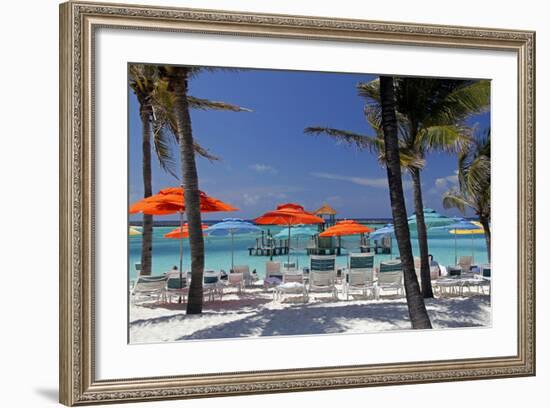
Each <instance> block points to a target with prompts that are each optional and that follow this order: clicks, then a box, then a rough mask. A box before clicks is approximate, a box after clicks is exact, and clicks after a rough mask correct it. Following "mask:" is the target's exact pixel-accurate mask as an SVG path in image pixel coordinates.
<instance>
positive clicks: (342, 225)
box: [319, 220, 374, 237]
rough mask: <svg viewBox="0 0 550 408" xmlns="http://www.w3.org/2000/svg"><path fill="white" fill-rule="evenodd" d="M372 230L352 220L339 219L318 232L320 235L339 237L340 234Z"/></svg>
mask: <svg viewBox="0 0 550 408" xmlns="http://www.w3.org/2000/svg"><path fill="white" fill-rule="evenodd" d="M372 231H374V230H373V229H372V228H369V227H367V226H366V225H361V224H359V223H358V222H357V221H354V220H344V221H339V222H337V223H336V224H334V225H333V226H332V227H330V228H327V229H326V230H325V231H323V232H321V233H320V234H319V236H320V237H341V236H342V235H355V234H365V233H369V232H372Z"/></svg>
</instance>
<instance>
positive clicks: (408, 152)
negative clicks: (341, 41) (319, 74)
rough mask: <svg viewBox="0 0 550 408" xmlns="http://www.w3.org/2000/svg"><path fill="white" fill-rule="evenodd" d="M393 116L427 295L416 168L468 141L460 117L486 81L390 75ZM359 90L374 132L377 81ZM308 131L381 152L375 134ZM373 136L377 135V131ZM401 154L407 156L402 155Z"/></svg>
mask: <svg viewBox="0 0 550 408" xmlns="http://www.w3.org/2000/svg"><path fill="white" fill-rule="evenodd" d="M394 86H395V97H396V101H395V104H396V110H397V111H396V118H397V120H398V126H399V127H398V134H399V145H400V146H399V147H400V152H401V157H402V160H401V162H402V165H403V167H404V168H405V169H406V170H408V172H409V173H410V174H411V178H412V181H413V197H414V205H415V214H416V220H417V231H418V242H419V249H420V258H421V277H422V293H423V295H424V297H427V298H428V297H433V290H432V287H431V279H430V268H429V260H428V252H429V251H428V236H427V229H426V223H425V221H424V203H423V199H422V188H421V178H420V172H421V170H422V168H423V164H424V160H425V156H426V153H428V152H430V151H434V150H436V151H447V152H453V151H456V150H458V149H460V146H462V145H463V144H464V143H467V141H468V140H469V137H470V136H469V132H468V128H467V127H465V126H463V125H462V124H461V123H460V122H461V121H462V120H463V119H464V118H465V117H467V116H468V115H470V114H473V113H476V112H480V111H482V110H483V109H485V107H486V106H487V105H488V102H489V96H490V95H489V93H490V92H489V91H490V84H489V82H488V81H477V82H476V81H459V80H447V79H430V78H398V79H395V80H394ZM358 91H359V95H361V96H363V97H364V98H365V99H366V106H365V116H366V118H367V120H368V122H369V124H370V125H371V126H372V127H373V128H374V129H375V131H376V132H377V133H378V132H379V129H380V123H381V116H382V115H381V101H380V84H379V80H378V79H376V80H373V81H371V82H367V83H360V84H359V85H358ZM306 132H309V133H325V134H328V135H329V136H332V137H334V138H337V139H339V140H344V141H347V142H348V143H352V144H354V145H356V146H357V147H359V148H360V149H361V148H367V149H368V150H370V151H376V152H378V155H379V159H383V155H382V154H381V148H382V147H383V144H381V143H380V142H379V141H378V140H377V139H376V138H373V137H368V136H364V135H360V134H356V133H353V132H348V131H345V130H339V129H333V128H322V127H312V128H307V129H306ZM378 139H379V136H378ZM404 158H408V159H406V160H403V159H404Z"/></svg>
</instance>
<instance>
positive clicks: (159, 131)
mask: <svg viewBox="0 0 550 408" xmlns="http://www.w3.org/2000/svg"><path fill="white" fill-rule="evenodd" d="M152 127H153V146H154V151H155V153H156V155H157V159H158V161H159V164H160V167H161V168H162V169H163V170H164V171H165V172H167V173H168V174H170V175H171V176H173V177H174V178H176V179H179V177H178V175H177V172H176V163H175V161H174V158H173V156H172V148H171V145H170V141H169V140H168V139H167V138H166V134H165V132H164V131H163V128H162V127H159V124H158V123H156V122H155V121H153V126H152Z"/></svg>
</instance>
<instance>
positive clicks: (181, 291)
mask: <svg viewBox="0 0 550 408" xmlns="http://www.w3.org/2000/svg"><path fill="white" fill-rule="evenodd" d="M165 295H166V300H167V301H168V302H169V303H170V302H172V298H173V297H177V298H178V300H179V298H180V297H181V298H182V300H185V298H186V296H188V295H189V286H188V281H187V274H183V275H182V276H181V279H180V273H179V272H170V273H168V274H166V288H165Z"/></svg>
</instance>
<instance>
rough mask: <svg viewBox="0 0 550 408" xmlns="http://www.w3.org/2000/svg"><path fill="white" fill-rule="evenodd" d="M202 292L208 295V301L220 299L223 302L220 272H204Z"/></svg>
mask: <svg viewBox="0 0 550 408" xmlns="http://www.w3.org/2000/svg"><path fill="white" fill-rule="evenodd" d="M202 280H203V282H202V290H203V294H204V295H207V297H208V300H212V301H213V300H215V299H216V298H218V299H219V300H222V297H223V283H222V281H221V274H220V272H216V271H204V273H203V277H202Z"/></svg>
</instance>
